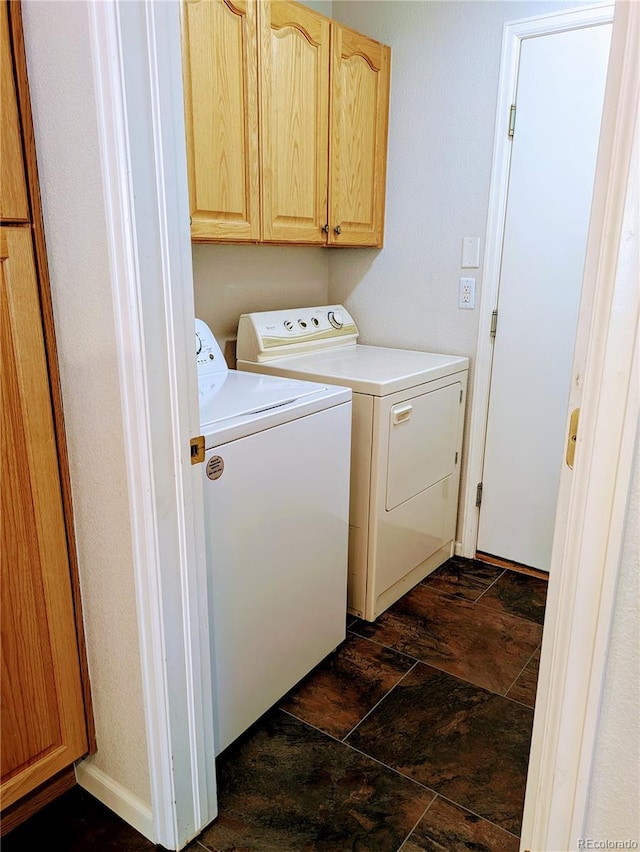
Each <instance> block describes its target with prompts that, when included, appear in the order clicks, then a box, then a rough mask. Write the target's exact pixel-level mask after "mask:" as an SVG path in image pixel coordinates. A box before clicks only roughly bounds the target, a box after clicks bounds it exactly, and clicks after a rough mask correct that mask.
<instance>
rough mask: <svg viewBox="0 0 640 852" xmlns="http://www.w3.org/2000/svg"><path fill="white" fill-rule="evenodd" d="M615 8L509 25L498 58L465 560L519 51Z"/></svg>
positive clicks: (487, 379)
mask: <svg viewBox="0 0 640 852" xmlns="http://www.w3.org/2000/svg"><path fill="white" fill-rule="evenodd" d="M613 8H614V7H613V5H612V4H606V5H601V6H600V5H598V6H590V7H586V8H584V9H577V10H574V11H571V12H557V13H553V14H548V15H541V16H537V17H535V18H527V19H524V20H521V21H515V22H513V23H510V24H505V26H504V33H503V39H502V54H501V57H500V78H499V81H498V101H497V108H496V124H495V133H494V143H493V161H492V165H491V188H490V192H489V211H488V218H487V230H486V235H485V246H486V249H485V259H484V266H483V272H482V288H481V293H480V301H479V304H478V343H477V346H476V356H475V361H474V365H475V366H474V381H473V394H472V397H471V398H472V400H473V409H472V412H471V422H470V426H469V448H468V458H469V461H468V465H467V476H466V480H465V481H466V486H465V493H464V497H463V501H462V518H461V535H460V539H461V555H462V556H466V557H468V558H473V557H474V556H475V552H476V543H477V540H478V519H479V513H478V508H477V506H476V487H477V484H478V483H479V482H482V472H483V467H484V448H485V442H486V434H487V417H488V413H489V390H490V385H491V365H492V360H493V339H492V338H491V335H490V328H491V314H492V311H493V310H495V308H496V306H497V303H498V288H499V283H500V265H501V260H502V239H503V234H504V227H505V218H506V213H507V195H508V188H509V170H510V166H511V140H510V139H509V134H508V130H509V108H510V106H511V104H512V103H514V99H515V93H516V87H517V82H518V67H519V62H520V46H521V44H522V41H523V40H524V39H528V38H535V37H536V36H543V35H549V34H551V33H557V32H565V31H567V30H573V29H579V28H580V27H586V26H596V25H598V24H603V23H610V22H611V20H612V19H613Z"/></svg>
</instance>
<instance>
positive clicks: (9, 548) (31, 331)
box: [0, 226, 88, 808]
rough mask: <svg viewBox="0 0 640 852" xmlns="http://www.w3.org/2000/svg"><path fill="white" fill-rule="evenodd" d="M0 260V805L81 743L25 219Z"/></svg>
mask: <svg viewBox="0 0 640 852" xmlns="http://www.w3.org/2000/svg"><path fill="white" fill-rule="evenodd" d="M0 260H1V262H0V270H1V274H0V341H1V344H0V345H1V363H2V371H1V373H2V376H1V383H0V393H1V399H0V412H1V414H0V427H1V435H2V439H1V444H2V451H1V456H2V458H1V464H2V467H1V471H2V488H1V489H0V490H1V548H2V549H1V552H2V560H1V563H2V564H1V582H2V595H1V598H2V600H1V610H2V612H1V614H2V622H1V624H2V682H1V692H2V709H1V716H0V721H1V727H2V756H1V770H2V773H1V774H2V779H1V780H2V787H1V793H2V807H3V808H4V807H7V806H9V805H11V804H12V803H13V802H15V801H16V800H17V799H19V798H20V797H21V796H23V795H25V794H26V793H29V792H31V790H33V789H34V788H35V787H37V786H38V785H39V784H42V783H43V782H44V781H46V780H48V779H49V778H50V777H52V776H53V775H55V774H56V773H57V772H59V771H61V770H62V769H65V768H66V767H68V766H70V765H71V764H72V763H73V761H74V760H77V759H78V758H79V757H81V756H82V755H83V754H85V753H86V751H87V747H88V743H87V733H86V726H85V715H84V704H83V694H82V686H81V680H80V663H79V656H78V645H77V638H76V631H75V620H74V610H73V601H72V591H71V579H70V571H69V563H68V557H67V542H66V535H65V525H64V517H63V511H62V498H61V492H60V480H59V472H58V462H57V454H56V443H55V436H54V429H53V420H52V414H51V398H50V392H49V382H48V372H47V363H46V359H45V350H44V340H43V333H42V326H41V319H40V303H39V298H38V287H37V281H36V273H35V266H34V260H33V251H32V243H31V233H30V229H29V227H20V226H16V227H3V228H1V229H0Z"/></svg>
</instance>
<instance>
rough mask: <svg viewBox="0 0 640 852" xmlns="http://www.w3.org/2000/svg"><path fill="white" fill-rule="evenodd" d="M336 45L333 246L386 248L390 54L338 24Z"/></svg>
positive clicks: (331, 173) (331, 204) (331, 178)
mask: <svg viewBox="0 0 640 852" xmlns="http://www.w3.org/2000/svg"><path fill="white" fill-rule="evenodd" d="M332 39H333V43H332V66H331V75H332V87H331V159H330V164H329V211H330V216H329V224H330V230H329V242H330V244H332V245H356V246H357V245H372V246H382V238H383V229H384V202H385V182H386V159H387V123H388V112H389V68H390V55H391V51H390V49H389V48H388V47H386V46H385V45H382V44H379V43H378V42H375V41H372V40H371V39H368V38H366V37H365V36H362V35H360V34H359V33H356V32H353V31H351V30H348V29H345V28H344V27H341V26H339V25H337V24H334V27H333V35H332ZM338 226H339V228H340V233H336V230H335V229H336V228H337V227H338Z"/></svg>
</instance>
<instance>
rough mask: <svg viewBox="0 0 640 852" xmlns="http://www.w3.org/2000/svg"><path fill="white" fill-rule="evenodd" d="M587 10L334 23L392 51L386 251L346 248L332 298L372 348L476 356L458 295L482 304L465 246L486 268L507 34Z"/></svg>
mask: <svg viewBox="0 0 640 852" xmlns="http://www.w3.org/2000/svg"><path fill="white" fill-rule="evenodd" d="M577 5H583V4H579V3H559V2H551V0H518V2H510V1H509V0H498V2H495V0H494V1H493V2H489V1H488V2H477V0H476V2H442V0H435V2H433V0H424V2H412V0H380V2H349V0H334V3H333V17H334V19H336V20H338V21H341V22H342V23H344V24H346V25H348V26H351V27H353V28H354V29H356V30H359V31H361V32H363V33H366V34H367V35H370V36H372V37H373V38H376V39H378V40H379V41H382V42H385V43H386V44H388V45H390V46H391V49H392V54H391V98H390V115H389V149H388V164H387V199H386V216H385V242H384V248H383V249H381V250H379V249H339V250H338V249H336V250H333V251H332V254H331V260H330V263H329V301H330V302H338V303H343V304H345V305H346V306H347V308H348V309H349V310H350V311H351V312H352V313H353V315H354V316H355V319H356V322H357V323H358V327H359V329H360V332H361V337H360V340H361V342H362V343H370V344H377V345H381V346H397V347H401V348H405V349H423V350H427V351H432V352H448V353H452V354H456V355H466V356H468V357H470V358H472V357H473V356H474V354H475V350H476V341H477V333H478V328H477V312H476V311H469V310H459V309H458V307H457V287H458V279H459V277H460V276H461V275H464V276H472V277H475V278H476V279H477V293H476V303H477V301H478V299H479V295H480V288H481V286H482V269H481V268H480V269H473V270H469V269H466V270H463V269H462V268H461V267H460V264H461V252H462V238H463V237H465V236H470V237H480V238H481V241H482V242H481V246H482V250H481V259H480V260H481V263H482V259H483V250H484V245H483V243H484V236H485V229H486V222H487V211H488V202H489V186H490V178H491V156H492V150H493V135H494V123H495V111H496V98H497V87H498V75H499V70H500V50H501V44H502V28H503V25H504V23H505V22H508V21H509V22H510V21H514V20H520V19H522V18H527V17H531V16H534V15H541V14H545V13H551V12H553V11H556V10H560V9H566V8H573V7H575V6H577ZM472 379H473V363H472V364H471V372H470V385H469V386H470V389H471V387H472ZM472 404H473V401H472V399H471V398H470V397H469V400H468V404H467V412H466V415H467V417H466V419H467V427H468V422H469V419H470V413H471V405H472ZM467 431H468V428H467ZM465 448H466V435H465ZM465 484H466V455H465V451H464V449H463V466H462V479H461V494H462V493H463V489H464V487H465Z"/></svg>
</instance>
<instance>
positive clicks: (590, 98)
mask: <svg viewBox="0 0 640 852" xmlns="http://www.w3.org/2000/svg"><path fill="white" fill-rule="evenodd" d="M610 38H611V25H610V24H599V25H597V26H592V27H583V28H580V29H575V30H570V31H567V32H559V33H553V34H547V35H541V36H538V37H535V38H529V39H525V40H523V42H522V45H521V50H520V63H519V71H518V83H517V98H516V104H517V113H516V123H515V133H514V139H513V149H512V156H511V169H510V176H509V196H508V203H507V212H506V220H505V230H504V240H503V251H502V263H501V275H500V287H499V298H498V329H497V334H496V339H495V347H494V354H493V365H492V373H491V392H490V402H489V415H488V423H487V437H486V445H485V456H484V470H483V494H482V506H481V510H480V520H479V529H478V543H477V549H478V550H480V551H483V552H485V553H491V554H494V555H496V556H501V557H503V558H506V559H511V560H514V561H516V562H521V563H523V564H525V565H531V566H534V567H536V568H540V569H543V570H547V571H548V570H549V564H550V559H551V545H552V539H553V525H554V518H555V508H556V500H557V491H558V482H559V476H560V466H561V464H562V457H563V451H564V442H565V435H564V424H565V415H566V408H567V399H568V392H569V381H570V374H571V360H572V354H573V347H574V341H575V329H576V322H577V315H578V305H579V300H580V290H581V284H582V273H583V266H584V255H585V246H586V237H587V228H588V224H589V213H590V208H591V196H592V191H593V178H594V171H595V161H596V153H597V146H598V138H599V132H600V120H601V115H602V103H603V98H604V85H605V79H606V72H607V61H608V54H609V43H610Z"/></svg>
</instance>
